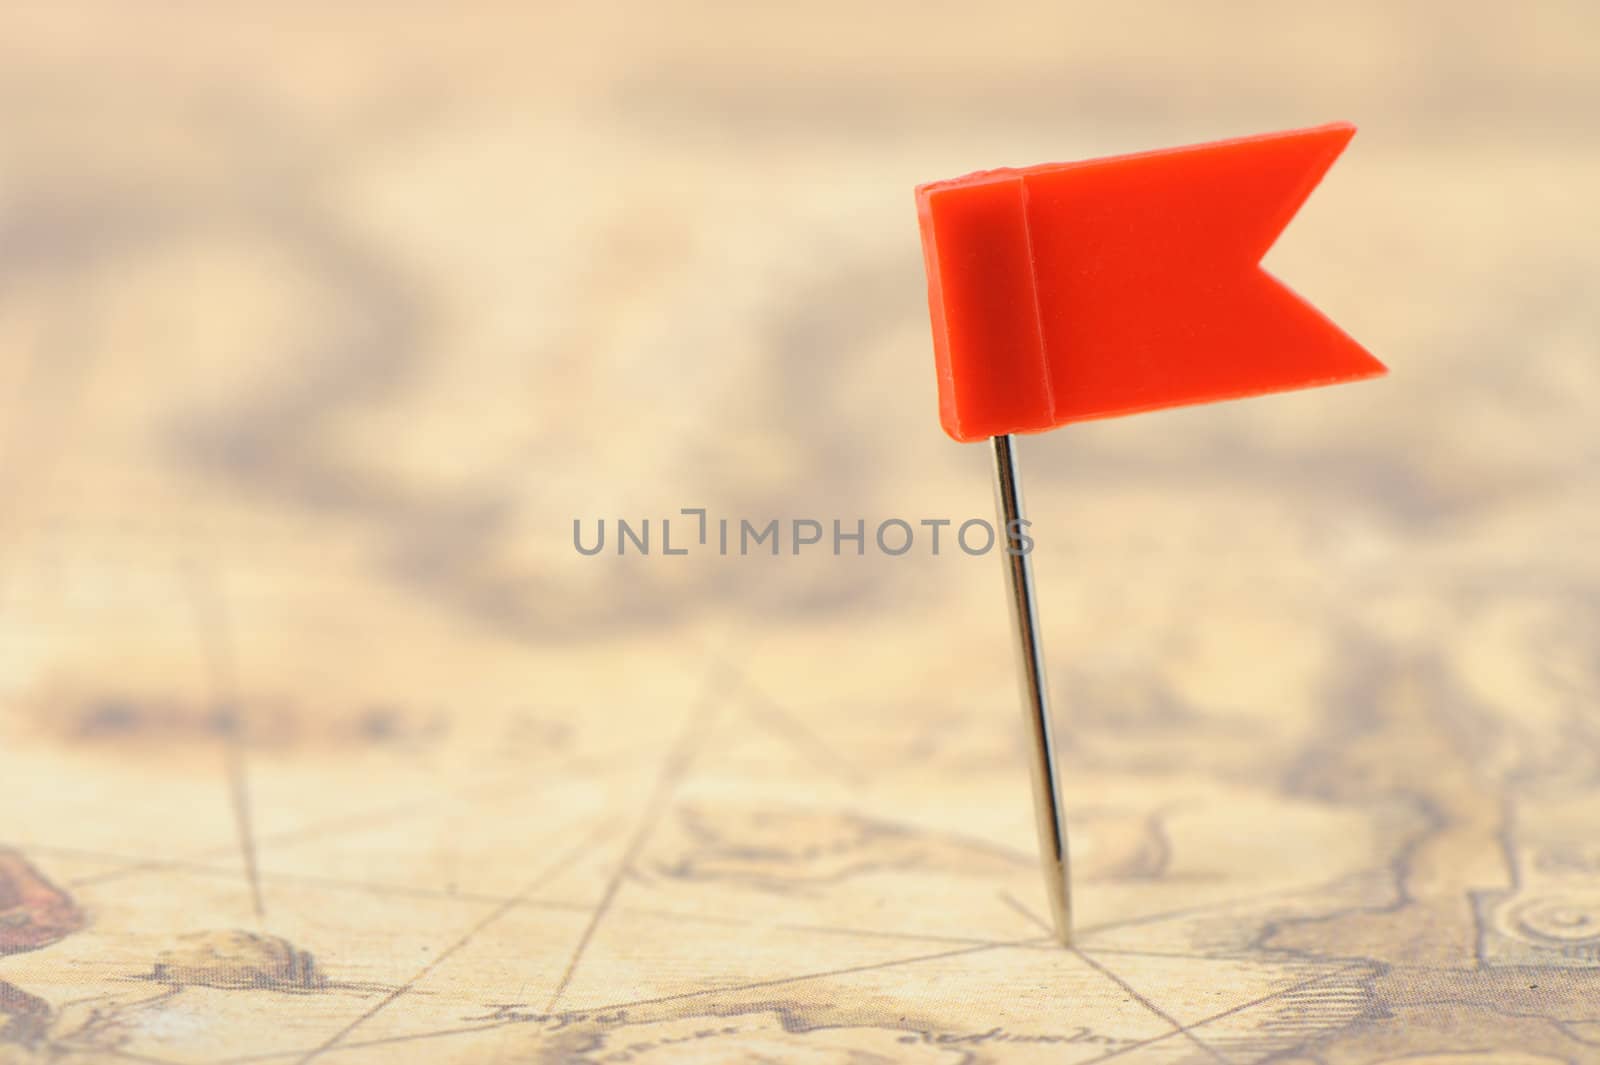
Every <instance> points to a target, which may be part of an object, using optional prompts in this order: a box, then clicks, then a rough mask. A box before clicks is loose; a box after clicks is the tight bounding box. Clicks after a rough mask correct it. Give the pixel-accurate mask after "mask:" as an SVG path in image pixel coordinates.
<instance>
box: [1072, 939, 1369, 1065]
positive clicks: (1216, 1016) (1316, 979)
mask: <svg viewBox="0 0 1600 1065" xmlns="http://www.w3.org/2000/svg"><path fill="white" fill-rule="evenodd" d="M1365 966H1366V963H1365V962H1357V963H1356V964H1354V965H1346V966H1343V967H1341V968H1339V969H1337V970H1335V971H1333V972H1330V973H1323V974H1322V975H1321V976H1313V977H1311V978H1310V979H1309V980H1304V981H1302V982H1300V983H1298V984H1291V985H1290V986H1288V987H1282V988H1279V989H1278V990H1276V991H1271V992H1268V993H1267V994H1265V995H1262V996H1261V997H1260V998H1254V999H1251V1000H1250V1001H1249V1002H1241V1003H1239V1004H1238V1005H1237V1006H1230V1007H1228V1008H1227V1009H1225V1010H1223V1011H1222V1012H1221V1013H1213V1014H1212V1015H1211V1016H1209V1017H1204V1018H1201V1019H1200V1020H1198V1021H1195V1022H1194V1023H1193V1024H1190V1025H1185V1026H1183V1027H1182V1028H1180V1029H1179V1030H1178V1031H1176V1032H1163V1033H1161V1034H1160V1035H1158V1036H1154V1037H1152V1038H1150V1039H1141V1040H1140V1041H1139V1042H1137V1043H1131V1044H1129V1045H1128V1046H1123V1047H1118V1048H1117V1049H1115V1050H1112V1051H1108V1052H1107V1053H1105V1054H1102V1055H1100V1056H1099V1057H1097V1058H1090V1059H1089V1060H1088V1061H1084V1062H1080V1063H1079V1065H1099V1063H1100V1062H1102V1061H1110V1060H1111V1059H1112V1058H1120V1057H1122V1055H1124V1054H1131V1053H1133V1051H1135V1050H1142V1049H1144V1048H1145V1047H1147V1046H1150V1045H1152V1044H1154V1043H1160V1042H1164V1041H1165V1040H1168V1039H1171V1038H1173V1037H1174V1036H1177V1035H1182V1034H1186V1033H1188V1032H1189V1030H1190V1029H1194V1028H1203V1027H1205V1026H1206V1025H1208V1024H1210V1023H1211V1022H1212V1021H1220V1020H1222V1019H1223V1018H1224V1017H1232V1016H1233V1015H1234V1014H1236V1013H1243V1012H1244V1011H1245V1010H1249V1009H1254V1008H1255V1007H1257V1006H1264V1005H1266V1004H1267V1003H1268V1002H1271V1001H1272V1000H1273V999H1275V998H1281V997H1283V996H1284V995H1292V994H1294V993H1295V992H1296V991H1304V990H1305V989H1306V988H1308V987H1315V986H1316V985H1317V984H1320V983H1322V982H1324V981H1326V980H1333V979H1336V978H1338V977H1340V976H1343V975H1345V974H1346V973H1349V972H1354V971H1355V970H1357V969H1361V968H1364V967H1365Z"/></svg>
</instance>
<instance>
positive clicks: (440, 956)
mask: <svg viewBox="0 0 1600 1065" xmlns="http://www.w3.org/2000/svg"><path fill="white" fill-rule="evenodd" d="M603 834H604V831H603V830H601V831H600V832H597V833H596V835H595V836H593V837H590V838H588V839H585V840H583V841H582V842H580V843H579V844H578V845H577V846H576V847H573V848H572V849H571V850H569V851H567V852H566V853H565V854H563V855H562V856H561V857H560V858H558V859H556V861H555V862H554V863H552V864H551V865H549V866H548V867H546V868H545V869H544V871H542V872H541V873H540V874H539V875H538V876H537V877H535V878H534V879H533V881H532V882H531V883H529V884H528V886H527V887H525V888H523V890H521V891H519V892H517V894H515V895H513V896H512V897H511V898H508V899H506V900H505V901H504V902H502V903H501V904H500V905H498V906H496V907H495V908H494V909H493V910H491V911H490V912H489V913H487V914H485V915H484V917H483V918H482V919H480V920H479V921H478V923H476V924H474V925H473V926H472V927H471V928H469V929H467V931H466V932H465V933H463V934H462V936H461V938H459V939H457V940H456V941H455V942H454V943H452V944H450V945H449V946H448V947H445V948H444V949H443V950H441V951H440V952H439V953H437V954H435V955H434V956H433V957H432V958H431V959H429V961H428V964H426V965H424V966H423V967H422V968H421V969H418V970H417V971H416V973H415V974H414V975H412V977H411V979H409V980H407V981H406V982H405V983H403V984H401V985H400V986H399V987H397V988H395V989H394V990H393V991H391V992H389V993H388V994H387V995H385V996H384V997H383V998H382V999H380V1000H378V1002H376V1003H374V1004H373V1006H372V1007H371V1008H370V1009H368V1010H367V1011H366V1012H365V1013H363V1014H361V1016H359V1017H357V1018H356V1019H355V1020H353V1021H351V1022H350V1023H349V1024H347V1025H345V1026H344V1027H343V1028H341V1029H339V1031H337V1032H335V1033H334V1034H333V1035H332V1036H331V1037H330V1038H329V1039H328V1040H327V1041H326V1042H325V1043H323V1044H322V1045H321V1046H318V1047H315V1048H313V1049H312V1050H310V1051H307V1052H306V1053H305V1054H304V1056H302V1057H301V1058H300V1059H299V1065H308V1063H309V1062H311V1061H314V1060H315V1059H316V1058H318V1057H320V1056H321V1055H322V1054H324V1053H326V1052H327V1051H329V1050H332V1049H333V1048H334V1047H336V1046H338V1045H339V1044H340V1043H342V1042H344V1039H345V1037H346V1036H348V1035H349V1034H350V1033H351V1032H353V1031H355V1030H356V1029H357V1028H359V1027H361V1026H362V1025H363V1024H366V1023H367V1022H368V1021H370V1020H371V1019H372V1018H373V1017H376V1016H377V1015H378V1014H379V1013H382V1012H383V1011H384V1010H386V1009H388V1008H389V1007H390V1006H391V1005H393V1004H394V1003H395V1002H396V1001H397V1000H398V999H399V998H400V997H401V996H403V995H405V994H407V993H409V992H410V991H411V990H412V988H414V987H416V985H417V984H418V983H420V982H421V981H422V980H424V979H426V978H427V976H428V974H429V973H431V972H433V970H435V969H437V968H438V967H439V966H440V965H442V964H443V963H444V961H445V959H447V958H449V957H450V956H451V955H453V954H455V953H456V952H457V951H459V950H461V949H462V948H463V947H465V946H467V944H469V943H471V942H472V940H473V939H474V938H475V937H476V936H477V935H478V933H480V932H482V931H483V930H484V929H485V928H488V927H489V926H490V925H492V924H494V923H495V922H496V921H498V920H500V918H502V917H504V916H505V915H506V914H507V913H509V912H511V909H512V908H513V907H514V906H515V905H516V904H517V901H518V900H519V899H523V898H526V897H527V896H529V895H531V894H533V893H534V892H535V891H537V890H539V888H541V887H543V886H544V885H545V884H547V883H548V882H549V881H550V880H552V879H554V878H555V877H556V876H558V875H559V874H561V873H562V872H564V871H566V869H567V868H568V867H569V866H570V865H571V864H572V863H573V862H575V861H576V860H577V859H578V856H579V855H581V854H583V852H584V851H586V850H588V849H589V848H590V847H592V846H593V845H594V844H595V843H596V841H597V840H598V839H599V837H600V836H602V835H603Z"/></svg>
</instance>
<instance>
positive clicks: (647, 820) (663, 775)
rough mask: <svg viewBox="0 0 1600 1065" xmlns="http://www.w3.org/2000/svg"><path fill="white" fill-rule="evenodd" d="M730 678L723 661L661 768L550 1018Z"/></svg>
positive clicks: (554, 997) (559, 986) (548, 1007)
mask: <svg viewBox="0 0 1600 1065" xmlns="http://www.w3.org/2000/svg"><path fill="white" fill-rule="evenodd" d="M726 676H727V666H726V665H725V664H724V663H723V662H722V661H721V660H720V659H718V660H715V661H713V663H712V665H711V668H710V669H709V670H708V672H707V675H706V679H705V681H704V683H703V686H702V690H701V693H700V695H699V697H698V698H697V699H696V701H695V704H694V705H693V706H692V707H691V708H690V710H689V713H688V715H687V716H686V717H685V719H684V723H683V726H682V729H681V730H680V731H679V733H678V738H677V739H676V740H675V741H674V743H673V745H672V748H671V749H670V750H669V751H668V752H667V757H666V759H665V760H664V761H663V762H662V764H661V769H660V772H659V773H658V774H657V776H656V783H655V786H654V787H653V788H651V790H650V795H649V798H648V799H647V800H646V805H645V808H644V812H643V813H642V814H641V815H640V817H639V821H638V823H637V824H636V825H635V827H634V830H633V835H632V836H631V837H630V838H629V840H628V845H627V847H626V848H624V850H623V852H622V857H621V858H619V859H618V860H617V865H616V868H614V869H613V870H612V871H611V877H610V879H608V880H607V881H606V887H605V892H604V893H603V894H602V895H601V896H600V901H599V902H598V903H597V904H596V905H595V907H594V910H593V912H592V913H591V914H590V915H589V922H588V924H586V925H585V926H584V929H583V933H582V934H581V935H580V936H579V937H578V943H577V945H576V946H575V947H574V948H573V951H572V957H571V958H569V959H568V960H567V967H566V969H565V970H564V971H563V972H562V974H561V979H560V980H559V981H558V982H557V983H556V988H555V990H554V991H552V992H551V993H550V1000H549V1001H548V1002H546V1003H545V1007H544V1012H546V1013H550V1012H552V1011H554V1010H555V1008H556V1003H557V1002H559V1001H561V996H562V995H564V994H566V991H567V986H568V985H569V984H571V983H572V978H573V976H574V975H576V974H577V971H578V966H579V964H581V963H582V961H583V955H584V953H585V952H587V951H588V949H589V943H590V942H591V941H592V940H593V939H594V934H595V931H596V930H597V929H599V927H600V923H601V922H602V921H604V920H605V917H606V914H607V913H608V912H610V910H611V904H612V903H613V902H615V901H616V898H617V892H618V891H619V890H620V889H621V887H622V879H623V877H625V876H627V875H628V872H629V870H631V869H632V868H633V865H634V862H636V861H637V860H638V858H639V855H640V854H641V853H642V852H643V851H644V847H645V844H646V843H648V842H649V840H650V836H651V834H652V833H654V832H655V829H656V826H657V825H658V824H660V823H661V818H662V816H663V815H664V814H665V813H666V810H667V807H668V806H669V805H670V804H671V801H672V794H673V792H674V791H676V790H677V787H678V784H679V782H680V781H681V780H682V779H683V777H684V775H685V774H686V773H687V772H688V771H689V766H690V765H691V764H692V763H693V762H694V757H695V754H696V753H698V751H699V746H700V743H701V741H702V740H703V739H704V737H705V735H706V734H707V733H708V732H709V731H710V728H711V724H712V721H713V719H714V717H715V715H716V713H717V711H718V710H719V709H720V708H721V706H722V704H723V702H724V700H725V693H724V691H723V684H724V680H725V678H726Z"/></svg>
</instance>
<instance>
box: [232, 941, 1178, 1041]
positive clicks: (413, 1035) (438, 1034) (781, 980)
mask: <svg viewBox="0 0 1600 1065" xmlns="http://www.w3.org/2000/svg"><path fill="white" fill-rule="evenodd" d="M1054 942H1055V937H1054V936H1034V937H1032V938H1029V939H1018V940H1012V941H1005V942H999V943H980V944H978V945H976V946H970V947H960V948H957V949H955V950H942V951H939V952H937V953H934V954H918V955H915V956H913V957H909V958H894V959H891V960H889V961H881V962H870V963H868V964H865V965H852V966H850V967H848V968H844V969H828V970H825V971H822V972H815V973H801V974H800V975H798V976H784V977H778V978H776V979H772V980H758V981H755V982H753V983H747V984H734V985H732V986H729V987H712V988H705V989H703V990H700V991H685V992H682V993H680V994H676V995H662V996H660V997H658V998H646V999H636V1000H634V1001H632V1002H616V1003H611V1004H608V1005H604V1006H594V1007H587V1006H585V1007H580V1008H578V1009H569V1010H563V1011H562V1012H563V1013H564V1014H570V1015H578V1014H584V1015H587V1014H596V1013H614V1012H615V1011H617V1010H622V1009H632V1008H635V1007H638V1006H655V1005H660V1004H661V1003H664V1002H682V1001H685V1000H687V999H692V998H705V997H708V996H711V995H731V994H738V993H740V992H744V991H758V990H761V989H762V988H767V987H779V986H782V985H784V984H796V983H803V982H805V981H808V980H822V979H826V978H827V977H830V976H849V975H852V974H854V973H864V972H874V971H876V970H879V969H893V968H895V967H897V966H900V965H913V964H916V963H917V962H924V961H937V960H938V959H940V958H955V957H960V956H961V955H964V954H980V953H982V952H984V951H989V950H1002V949H1015V948H1030V947H1035V946H1038V945H1040V944H1054ZM520 1023H522V1022H520V1021H491V1022H488V1023H485V1024H475V1025H458V1026H456V1027H452V1028H440V1029H437V1030H435V1031H431V1032H410V1033H407V1034H405V1035H395V1036H386V1037H384V1038H382V1039H367V1040H361V1041H358V1042H354V1043H345V1044H343V1047H344V1049H346V1050H358V1049H364V1048H366V1047H375V1046H388V1045H390V1044H391V1043H409V1042H413V1041H416V1040H421V1039H443V1038H448V1037H450V1036H455V1035H470V1034H472V1033H473V1032H486V1031H490V1030H492V1029H495V1028H506V1027H511V1026H514V1025H516V1024H520ZM1163 1034H1164V1035H1166V1034H1171V1033H1163ZM296 1053H297V1052H296V1051H292V1050H290V1051H279V1052H276V1053H271V1054H252V1055H248V1056H245V1057H236V1058H227V1059H225V1060H224V1061H222V1062H219V1063H218V1065H254V1063H256V1062H263V1061H278V1060H281V1059H285V1058H290V1057H293V1056H294V1055H295V1054H296ZM302 1060H303V1059H302Z"/></svg>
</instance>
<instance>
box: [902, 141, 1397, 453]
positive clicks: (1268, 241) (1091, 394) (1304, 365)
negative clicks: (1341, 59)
mask: <svg viewBox="0 0 1600 1065" xmlns="http://www.w3.org/2000/svg"><path fill="white" fill-rule="evenodd" d="M1354 134H1355V127H1354V126H1352V125H1350V124H1349V123H1347V122H1339V123H1334V124H1332V125H1327V126H1319V127H1316V128H1314V129H1303V130H1293V131H1290V132H1287V133H1270V134H1266V135H1263V136H1259V137H1244V138H1240V139H1238V140H1227V141H1217V142H1215V143H1213V144H1200V145H1194V146H1192V147H1187V148H1173V149H1168V150H1165V151H1157V152H1144V153H1140V154H1137V155H1123V156H1115V157H1113V158H1108V159H1092V160H1089V161H1087V162H1081V163H1049V164H1045V165H1043V166H1034V167H1029V168H1027V169H1024V170H990V171H984V172H982V173H977V174H971V175H969V176H967V177H963V178H956V179H955V180H953V181H936V182H933V183H932V184H928V185H922V186H919V187H918V189H917V210H918V214H919V216H920V220H921V225H922V249H923V255H924V258H925V259H926V263H927V269H928V304H929V309H930V311H931V313H932V316H933V338H934V350H935V353H936V357H937V360H938V368H939V417H940V421H941V422H942V423H943V425H944V428H945V432H947V433H949V434H950V435H951V436H952V437H954V438H955V439H957V440H963V441H967V440H980V439H983V438H985V437H990V436H997V435H1000V434H1004V433H1016V432H1037V431H1040V430H1044V429H1053V428H1055V427H1056V426H1058V425H1064V424H1066V423H1068V422H1075V421H1084V420H1086V419H1090V418H1109V417H1114V416H1116V415H1120V414H1134V413H1137V412H1139V411H1145V410H1154V409H1156V408H1159V407H1174V406H1180V405H1183V404H1189V403H1206V402H1209V401H1212V400H1220V399H1234V398H1238V397H1241V396H1252V395H1258V394H1260V393H1263V392H1280V391H1284V390H1287V389H1294V388H1307V387H1310V386H1313V385H1326V384H1335V383H1338V382H1341V381H1353V380H1357V379H1359V378H1363V377H1374V376H1377V375H1379V374H1383V373H1385V372H1387V371H1386V368H1385V367H1384V365H1383V364H1382V363H1381V362H1379V361H1378V360H1377V359H1375V358H1373V357H1372V355H1370V354H1369V353H1368V352H1367V351H1366V350H1365V349H1363V348H1362V347H1361V346H1360V345H1359V344H1357V343H1356V342H1355V341H1354V340H1352V339H1350V337H1348V336H1346V335H1345V334H1344V333H1343V332H1342V331H1341V330H1340V329H1339V327H1338V326H1336V325H1334V324H1333V323H1332V322H1330V321H1329V320H1328V319H1327V318H1325V317H1323V315H1322V314H1321V313H1319V312H1318V311H1317V310H1316V308H1314V307H1312V306H1311V305H1310V304H1308V303H1306V302H1305V301H1304V300H1302V299H1301V298H1300V297H1299V296H1297V295H1295V294H1294V293H1293V292H1291V291H1290V290H1289V289H1288V288H1286V287H1285V286H1284V285H1283V284H1282V283H1281V282H1279V281H1278V280H1277V279H1276V278H1274V277H1272V276H1271V275H1270V274H1268V273H1267V272H1266V271H1264V270H1262V269H1261V266H1260V262H1261V257H1262V256H1263V255H1265V254H1266V252H1267V249H1268V248H1270V247H1271V246H1272V242H1273V241H1274V240H1275V239H1276V238H1277V236H1278V234H1279V233H1280V232H1281V231H1282V230H1283V228H1284V226H1286V225H1288V224H1289V220H1290V219H1291V218H1293V217H1294V214H1295V212H1296V211H1297V210H1299V208H1300V205H1301V204H1302V203H1304V202H1305V199H1306V197H1307V196H1309V195H1310V193H1311V190H1312V189H1313V188H1315V187H1316V185H1317V183H1318V182H1319V181H1321V180H1322V176H1323V174H1325V173H1327V170H1328V167H1330V166H1332V165H1333V161H1334V159H1335V158H1337V157H1338V155H1339V153H1340V152H1341V151H1343V150H1344V146H1345V145H1346V144H1347V143H1348V142H1349V140H1350V138H1351V136H1353V135H1354Z"/></svg>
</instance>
